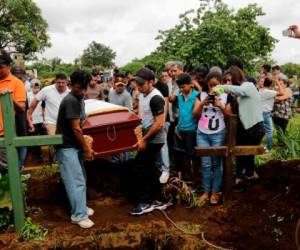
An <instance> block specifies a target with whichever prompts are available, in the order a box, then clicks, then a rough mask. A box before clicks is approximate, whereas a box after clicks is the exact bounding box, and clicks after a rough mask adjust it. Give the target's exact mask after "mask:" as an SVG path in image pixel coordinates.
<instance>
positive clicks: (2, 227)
mask: <svg viewBox="0 0 300 250" xmlns="http://www.w3.org/2000/svg"><path fill="white" fill-rule="evenodd" d="M12 223H13V213H12V211H11V210H9V209H8V208H1V209H0V232H5V231H6V230H7V228H8V227H9V226H10V225H12Z"/></svg>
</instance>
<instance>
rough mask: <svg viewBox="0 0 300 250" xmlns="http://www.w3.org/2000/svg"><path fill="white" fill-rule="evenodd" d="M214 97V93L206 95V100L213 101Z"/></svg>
mask: <svg viewBox="0 0 300 250" xmlns="http://www.w3.org/2000/svg"><path fill="white" fill-rule="evenodd" d="M215 99H216V96H215V95H208V100H209V101H211V102H214V101H215Z"/></svg>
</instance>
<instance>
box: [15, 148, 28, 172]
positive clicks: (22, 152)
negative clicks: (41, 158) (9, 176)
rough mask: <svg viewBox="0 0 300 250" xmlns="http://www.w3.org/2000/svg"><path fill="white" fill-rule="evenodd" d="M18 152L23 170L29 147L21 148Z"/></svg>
mask: <svg viewBox="0 0 300 250" xmlns="http://www.w3.org/2000/svg"><path fill="white" fill-rule="evenodd" d="M17 151H18V156H19V167H20V169H21V168H22V167H23V166H24V164H25V160H26V156H27V147H19V148H18V149H17Z"/></svg>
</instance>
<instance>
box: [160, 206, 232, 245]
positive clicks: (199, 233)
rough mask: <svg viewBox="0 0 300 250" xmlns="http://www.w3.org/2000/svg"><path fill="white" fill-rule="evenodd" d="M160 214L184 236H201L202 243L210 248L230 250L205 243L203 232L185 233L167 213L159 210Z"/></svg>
mask: <svg viewBox="0 0 300 250" xmlns="http://www.w3.org/2000/svg"><path fill="white" fill-rule="evenodd" d="M159 211H161V212H162V214H163V215H164V216H165V218H166V219H167V220H168V221H169V222H170V223H171V224H172V225H173V226H174V227H175V228H176V229H177V230H179V231H180V232H182V233H184V234H188V235H201V239H202V240H203V242H204V243H205V244H206V245H208V246H210V247H213V248H215V249H218V250H230V248H223V247H219V246H217V245H214V244H212V243H210V242H209V241H207V240H206V239H205V237H204V232H197V233H194V232H187V231H185V230H184V229H182V228H180V227H179V226H177V224H176V223H175V222H174V221H173V220H172V219H171V218H170V217H169V216H168V215H167V213H166V212H165V211H164V210H159Z"/></svg>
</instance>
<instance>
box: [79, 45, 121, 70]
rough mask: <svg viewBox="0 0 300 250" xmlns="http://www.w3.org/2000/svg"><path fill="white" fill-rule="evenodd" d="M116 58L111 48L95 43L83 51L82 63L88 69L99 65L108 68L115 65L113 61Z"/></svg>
mask: <svg viewBox="0 0 300 250" xmlns="http://www.w3.org/2000/svg"><path fill="white" fill-rule="evenodd" d="M115 58H116V52H114V51H113V50H112V49H111V48H110V47H108V46H106V45H104V44H102V43H97V42H95V41H93V42H91V43H90V44H89V46H88V47H87V48H86V49H85V50H84V51H83V54H82V56H81V58H80V61H81V64H82V65H83V66H86V67H91V66H92V65H99V66H102V67H104V68H106V67H111V66H113V65H114V63H113V61H114V59H115Z"/></svg>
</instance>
